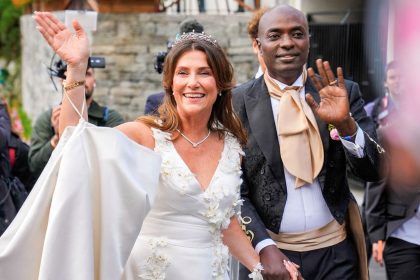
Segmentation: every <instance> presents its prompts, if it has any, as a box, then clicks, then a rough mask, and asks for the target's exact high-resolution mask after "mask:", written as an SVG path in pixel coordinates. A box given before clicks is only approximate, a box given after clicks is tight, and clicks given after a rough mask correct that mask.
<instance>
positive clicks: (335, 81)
mask: <svg viewBox="0 0 420 280" xmlns="http://www.w3.org/2000/svg"><path fill="white" fill-rule="evenodd" d="M336 84H337V80H334V81H332V82H330V83H329V84H328V85H329V86H331V87H332V86H335V85H336Z"/></svg>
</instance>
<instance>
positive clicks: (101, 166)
mask: <svg viewBox="0 0 420 280" xmlns="http://www.w3.org/2000/svg"><path fill="white" fill-rule="evenodd" d="M153 132H154V136H155V139H156V146H155V151H152V150H150V149H148V148H145V147H143V146H140V145H138V144H137V143H135V142H133V141H131V140H130V139H128V138H127V137H126V136H125V135H123V134H122V133H121V132H119V131H118V130H116V129H111V128H104V127H96V126H93V125H91V124H89V123H87V122H85V121H83V120H81V121H80V123H79V124H78V125H77V126H76V127H73V128H67V129H66V130H65V132H64V134H63V136H62V137H61V139H60V142H59V144H58V146H57V147H56V149H55V150H54V152H53V154H52V156H51V158H50V160H49V161H48V164H47V166H46V167H45V169H44V171H43V172H42V174H41V176H40V178H39V179H38V181H37V183H36V184H35V186H34V188H33V190H32V191H31V193H30V195H29V197H28V198H27V200H26V202H25V203H24V205H23V206H22V208H21V210H20V211H19V213H18V215H17V216H16V217H15V219H14V221H13V222H12V224H11V225H10V226H9V228H8V229H7V230H6V232H5V233H4V234H3V235H2V236H1V237H0V279H1V280H50V279H60V280H75V279H77V280H93V279H95V280H118V279H127V280H135V279H151V280H159V279H167V280H188V279H191V280H193V279H194V280H197V279H199V280H210V279H223V280H225V279H228V269H227V267H228V259H229V257H228V249H227V248H226V247H225V246H224V245H223V244H222V240H221V231H222V229H224V228H226V227H227V226H228V225H229V222H230V217H232V215H234V213H235V210H236V208H239V205H238V204H240V199H239V186H240V183H241V179H240V175H241V170H240V154H242V150H241V148H240V145H239V144H238V142H237V141H236V140H235V138H233V137H232V136H231V135H226V137H225V141H224V149H223V152H222V154H221V158H220V161H219V163H218V167H217V169H216V171H215V174H214V176H213V178H212V180H211V183H210V184H209V186H208V188H207V189H206V191H202V190H201V188H200V185H199V183H198V181H197V180H196V178H195V177H194V175H193V174H192V173H191V172H190V170H189V169H188V167H187V166H186V164H185V163H184V162H183V161H182V159H181V157H180V156H179V155H178V153H177V152H176V150H175V148H174V146H173V144H172V142H171V141H170V135H169V134H167V133H164V132H161V131H160V130H153ZM159 154H160V155H159ZM155 195H156V200H155V201H156V203H155V204H154V205H153V201H154V197H155ZM151 207H152V209H153V210H151V211H150V212H149V210H150V208H151ZM147 213H149V214H147ZM146 215H147V218H146V219H145V217H146ZM143 220H144V223H143ZM142 223H143V226H142ZM140 230H141V233H140V235H139V232H140ZM130 252H131V253H130Z"/></svg>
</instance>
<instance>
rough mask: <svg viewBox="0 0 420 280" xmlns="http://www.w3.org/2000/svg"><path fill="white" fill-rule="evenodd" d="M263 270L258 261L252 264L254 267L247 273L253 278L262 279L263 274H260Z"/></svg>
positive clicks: (255, 279) (254, 279)
mask: <svg viewBox="0 0 420 280" xmlns="http://www.w3.org/2000/svg"><path fill="white" fill-rule="evenodd" d="M263 270H264V267H263V266H262V264H261V263H260V262H259V263H257V264H256V265H255V266H254V269H253V270H252V272H251V274H249V275H248V277H249V278H251V279H253V280H263V276H262V271H263Z"/></svg>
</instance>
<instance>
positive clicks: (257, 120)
mask: <svg viewBox="0 0 420 280" xmlns="http://www.w3.org/2000/svg"><path fill="white" fill-rule="evenodd" d="M245 108H246V112H247V117H248V122H249V126H250V129H251V131H252V135H253V137H254V138H255V140H256V142H257V144H258V146H259V148H260V150H261V151H262V153H263V154H264V156H265V158H266V159H267V162H268V164H269V166H270V167H271V170H272V172H273V174H274V176H275V177H276V180H277V181H278V182H279V183H280V185H281V186H282V188H285V187H286V186H285V184H284V183H285V180H284V172H283V164H282V162H281V159H280V147H279V142H278V138H277V132H276V127H275V123H274V117H273V109H272V107H271V101H270V96H269V94H268V90H267V86H266V85H265V83H264V78H263V77H260V78H259V79H257V80H256V82H255V83H254V85H253V87H252V88H251V89H250V90H249V91H248V92H247V94H246V97H245Z"/></svg>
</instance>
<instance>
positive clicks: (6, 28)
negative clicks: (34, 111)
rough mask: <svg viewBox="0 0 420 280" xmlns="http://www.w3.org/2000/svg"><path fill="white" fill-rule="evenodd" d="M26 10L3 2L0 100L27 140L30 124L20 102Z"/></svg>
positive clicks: (0, 15) (0, 11) (0, 4)
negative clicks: (22, 36) (6, 106)
mask: <svg viewBox="0 0 420 280" xmlns="http://www.w3.org/2000/svg"><path fill="white" fill-rule="evenodd" d="M15 2H18V1H16V0H15ZM24 9H25V6H24V5H22V6H15V5H14V4H13V2H12V1H11V0H1V1H0V98H1V100H2V102H4V103H7V105H8V109H9V114H10V117H11V119H12V127H13V130H14V131H15V132H16V133H18V134H19V135H20V136H21V137H22V138H23V139H25V140H28V139H29V137H30V134H31V120H30V119H29V118H28V116H27V114H26V113H25V111H24V110H23V106H22V98H21V39H20V38H21V37H20V24H19V18H20V16H21V15H22V14H23V12H24Z"/></svg>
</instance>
